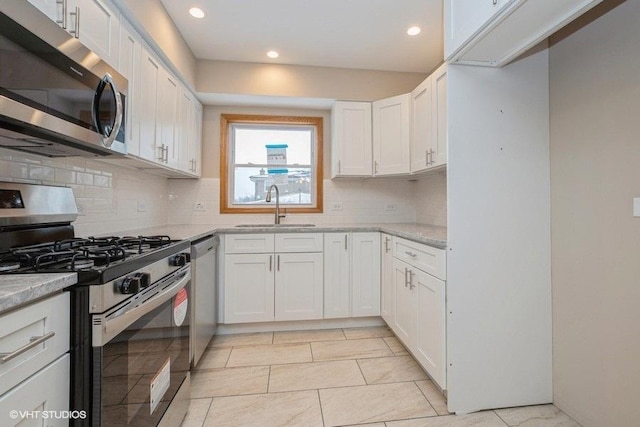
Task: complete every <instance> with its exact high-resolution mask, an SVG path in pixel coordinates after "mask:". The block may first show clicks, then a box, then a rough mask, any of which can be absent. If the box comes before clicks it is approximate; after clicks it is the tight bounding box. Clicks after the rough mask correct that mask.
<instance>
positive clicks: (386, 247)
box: [384, 237, 391, 253]
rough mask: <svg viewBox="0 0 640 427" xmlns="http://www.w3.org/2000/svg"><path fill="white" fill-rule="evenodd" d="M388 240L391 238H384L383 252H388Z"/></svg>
mask: <svg viewBox="0 0 640 427" xmlns="http://www.w3.org/2000/svg"><path fill="white" fill-rule="evenodd" d="M389 240H391V239H389V238H388V237H385V238H384V252H385V253H388V252H389Z"/></svg>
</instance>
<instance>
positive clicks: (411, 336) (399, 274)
mask: <svg viewBox="0 0 640 427" xmlns="http://www.w3.org/2000/svg"><path fill="white" fill-rule="evenodd" d="M410 268H411V266H410V265H409V264H407V263H406V262H403V261H400V260H399V259H394V260H393V287H394V289H395V306H394V311H395V317H394V321H393V323H392V324H391V325H390V326H391V329H392V330H393V332H394V333H395V334H396V336H397V337H398V338H399V339H400V341H402V342H403V343H404V345H405V346H407V348H409V349H412V348H413V347H414V343H415V338H416V332H415V331H416V303H417V301H416V297H415V292H413V290H412V289H411V288H410V287H409V285H408V283H409V282H408V275H409V270H410Z"/></svg>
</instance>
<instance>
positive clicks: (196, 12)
mask: <svg viewBox="0 0 640 427" xmlns="http://www.w3.org/2000/svg"><path fill="white" fill-rule="evenodd" d="M189 13H190V14H191V16H193V17H194V18H198V19H200V18H204V11H203V10H202V9H200V8H199V7H192V8H191V9H189Z"/></svg>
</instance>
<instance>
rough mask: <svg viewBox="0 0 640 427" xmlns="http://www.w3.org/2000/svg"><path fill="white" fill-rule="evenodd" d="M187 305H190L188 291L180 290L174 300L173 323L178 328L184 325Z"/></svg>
mask: <svg viewBox="0 0 640 427" xmlns="http://www.w3.org/2000/svg"><path fill="white" fill-rule="evenodd" d="M187 304H189V299H188V298H187V290H186V289H180V290H179V291H178V293H177V294H176V296H175V298H174V299H173V321H174V322H175V324H176V326H182V324H183V323H184V319H185V318H186V317H187Z"/></svg>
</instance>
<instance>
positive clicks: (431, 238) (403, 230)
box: [125, 223, 447, 249]
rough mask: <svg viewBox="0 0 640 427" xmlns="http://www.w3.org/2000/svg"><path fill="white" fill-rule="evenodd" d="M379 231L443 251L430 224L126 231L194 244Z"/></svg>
mask: <svg viewBox="0 0 640 427" xmlns="http://www.w3.org/2000/svg"><path fill="white" fill-rule="evenodd" d="M349 231H354V232H382V233H386V234H390V235H393V236H397V237H401V238H403V239H407V240H411V241H414V242H417V243H422V244H425V245H428V246H431V247H435V248H438V249H446V248H447V239H446V234H447V228H446V227H441V226H435V225H430V224H412V223H398V224H395V223H379V224H318V225H315V226H313V227H309V226H300V227H297V226H291V225H287V226H284V227H283V226H280V227H278V226H264V227H259V226H252V227H238V226H236V225H233V224H201V225H189V224H172V225H165V226H157V227H148V228H143V229H137V230H130V231H128V232H125V233H129V234H132V235H143V234H166V235H168V236H170V237H171V238H172V239H178V240H190V241H192V242H193V241H196V240H199V239H202V238H205V237H207V236H211V235H214V234H261V233H331V232H336V233H340V232H342V233H344V232H349Z"/></svg>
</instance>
